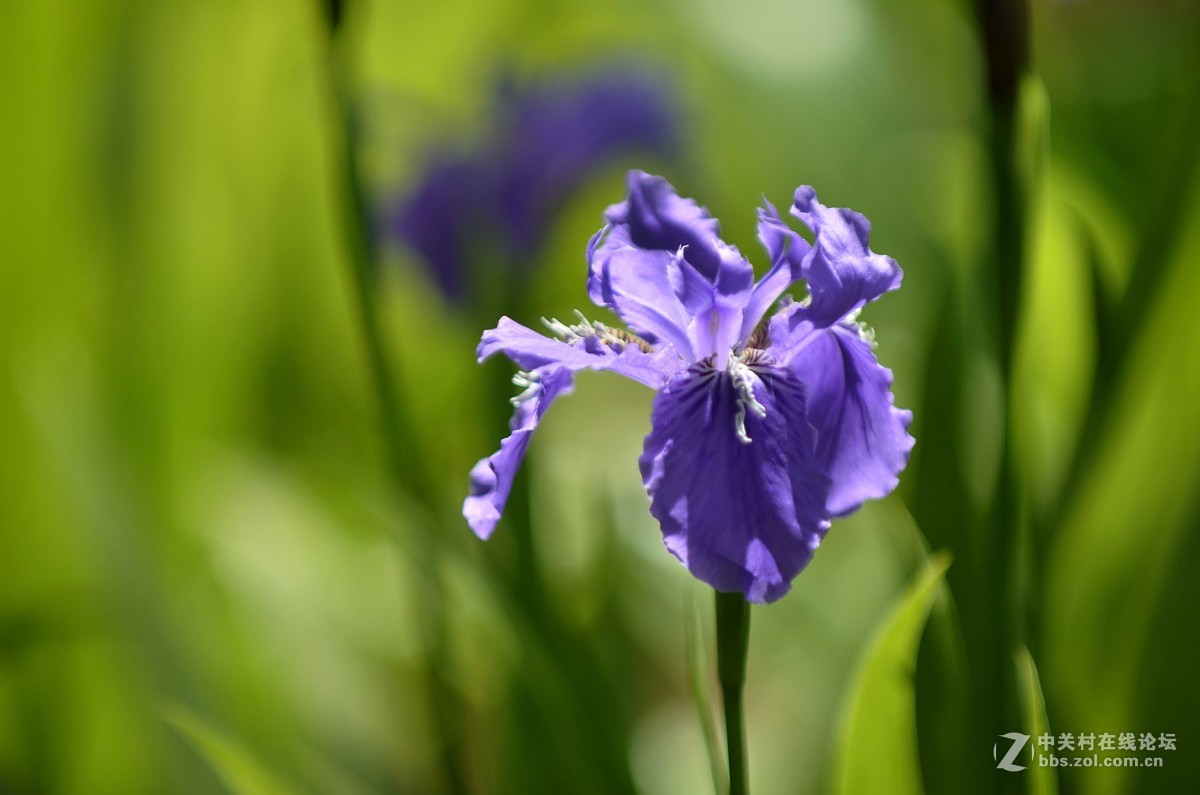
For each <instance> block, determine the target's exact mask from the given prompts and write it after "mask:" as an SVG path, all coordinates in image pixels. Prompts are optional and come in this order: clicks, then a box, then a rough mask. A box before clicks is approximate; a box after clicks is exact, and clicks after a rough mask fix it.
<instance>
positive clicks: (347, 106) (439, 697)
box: [322, 0, 467, 795]
mask: <svg viewBox="0 0 1200 795" xmlns="http://www.w3.org/2000/svg"><path fill="white" fill-rule="evenodd" d="M322 5H323V12H324V17H325V22H326V25H327V30H328V32H329V41H328V45H329V81H330V94H331V104H332V111H333V115H334V118H335V120H336V122H337V125H338V129H337V132H336V137H337V145H338V149H339V151H338V159H339V161H340V164H341V172H342V175H343V178H344V180H345V182H344V186H343V189H344V191H345V194H344V197H345V212H344V214H343V215H344V223H345V233H346V234H345V240H346V247H347V256H348V258H349V260H350V266H351V269H352V271H353V273H352V275H353V279H354V288H355V298H356V299H357V305H358V306H357V308H358V316H359V320H360V322H361V324H362V335H363V343H364V345H365V346H366V353H367V361H368V366H369V368H370V371H371V380H372V382H373V384H374V388H375V390H376V394H377V398H378V403H379V419H380V425H381V429H382V432H383V440H384V447H385V449H386V454H387V457H388V463H389V467H388V471H389V472H390V474H391V481H392V483H393V486H394V488H395V489H396V491H397V493H400V494H405V495H417V496H418V497H420V498H423V499H425V500H426V501H427V502H431V501H432V500H433V495H434V493H435V492H434V491H433V490H432V488H431V485H432V484H430V483H428V481H427V475H426V472H425V470H424V469H423V468H422V467H421V466H420V465H419V462H418V457H417V456H415V455H411V451H412V450H414V449H416V444H415V442H416V431H415V428H414V427H413V425H412V417H411V414H410V413H408V412H402V411H400V402H399V395H400V393H401V392H402V390H400V389H398V388H397V380H396V373H395V372H394V371H393V369H392V367H391V364H390V362H389V359H388V352H387V348H386V346H385V344H384V331H383V326H382V324H381V323H380V317H379V304H378V300H377V298H378V296H379V284H378V273H379V267H378V264H379V256H378V255H379V246H378V241H377V239H376V236H375V231H374V223H373V219H372V215H371V210H370V207H371V205H370V202H369V200H368V197H367V192H366V189H365V187H364V185H363V180H362V168H361V165H360V162H359V156H358V155H359V151H358V141H359V140H360V137H361V136H360V127H359V123H358V118H357V114H356V113H355V110H354V102H353V98H352V92H351V90H350V80H349V74H348V73H349V67H348V64H347V62H346V59H345V57H344V55H343V53H342V52H341V47H340V46H339V45H343V46H344V42H341V41H340V36H339V34H344V28H343V26H342V22H343V19H344V12H345V4H344V3H343V2H341V1H340V0H325V2H323V3H322ZM430 507H432V506H430ZM417 536H418V537H417V538H416V543H415V544H414V545H413V547H414V548H413V549H412V550H411V551H412V552H413V553H414V554H415V555H416V556H417V557H418V558H419V559H420V560H419V563H420V566H421V569H422V570H423V571H424V572H425V573H426V574H427V577H426V580H427V582H426V585H427V586H428V587H427V589H426V592H425V593H424V594H422V598H423V599H425V600H427V601H426V604H425V605H424V607H425V609H424V610H423V611H422V615H423V616H424V617H425V618H424V619H423V621H422V626H420V627H418V628H417V631H418V632H419V633H420V634H422V635H423V636H424V640H425V642H426V643H427V645H428V649H429V651H428V653H427V654H426V655H425V662H426V665H425V671H424V676H425V679H426V680H427V682H428V685H429V699H430V704H429V708H430V712H431V713H432V714H431V719H432V721H433V727H434V731H435V732H436V735H437V745H438V753H439V763H440V768H441V772H442V776H443V778H444V785H445V788H446V790H447V791H448V792H450V793H451V794H452V795H458V794H459V793H464V792H466V791H467V787H466V782H465V780H464V773H463V770H464V767H463V764H462V761H461V759H460V758H459V748H460V745H461V740H460V735H461V732H459V731H458V725H457V718H458V716H459V715H460V714H461V712H462V708H461V705H460V704H458V703H457V698H456V696H455V694H454V693H453V691H452V690H451V689H450V687H449V686H448V684H447V682H446V681H445V679H444V678H443V676H442V672H443V671H446V670H449V664H448V655H447V646H448V642H447V638H446V628H445V626H444V620H443V619H444V616H445V609H444V607H443V605H444V602H445V598H444V593H443V590H444V589H443V587H442V579H441V572H440V560H441V550H440V549H439V547H438V541H437V540H436V539H435V538H433V537H431V536H430V534H429V533H418V534H417Z"/></svg>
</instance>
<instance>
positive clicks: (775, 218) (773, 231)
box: [741, 199, 811, 340]
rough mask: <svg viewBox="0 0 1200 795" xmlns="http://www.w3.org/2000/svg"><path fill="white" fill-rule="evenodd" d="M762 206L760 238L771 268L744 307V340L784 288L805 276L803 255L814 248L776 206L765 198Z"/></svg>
mask: <svg viewBox="0 0 1200 795" xmlns="http://www.w3.org/2000/svg"><path fill="white" fill-rule="evenodd" d="M763 205H764V206H763V207H760V208H759V210H758V239H759V241H760V242H761V243H762V245H763V248H765V249H766V250H767V256H769V257H770V258H771V269H770V270H769V271H767V273H766V275H765V276H763V277H762V278H761V279H759V280H758V284H756V285H754V290H753V291H752V292H751V293H750V300H749V301H748V302H747V304H746V308H745V309H744V310H742V331H741V339H742V340H746V339H749V337H750V335H751V334H753V333H754V327H755V326H757V325H758V321H760V320H762V318H763V315H765V314H766V313H767V310H768V309H770V308H771V304H773V303H775V301H776V300H778V298H779V296H781V295H782V294H783V291H784V290H786V289H787V288H788V287H790V286H791V285H792V284H793V283H795V282H797V281H799V280H800V279H802V278H804V258H805V257H806V256H808V252H809V250H810V249H811V246H809V244H808V241H807V240H805V239H804V238H802V237H800V235H799V234H798V233H797V232H796V231H794V230H793V229H792V228H791V227H789V226H788V225H787V223H786V222H785V221H784V220H783V219H782V218H780V217H779V213H778V212H777V211H776V210H775V205H773V204H771V202H769V201H767V200H766V199H764V200H763Z"/></svg>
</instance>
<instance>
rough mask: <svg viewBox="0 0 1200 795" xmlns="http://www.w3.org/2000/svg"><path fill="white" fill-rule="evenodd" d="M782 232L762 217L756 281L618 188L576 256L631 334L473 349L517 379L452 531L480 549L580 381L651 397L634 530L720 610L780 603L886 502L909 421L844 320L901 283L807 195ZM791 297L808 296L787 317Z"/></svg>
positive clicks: (695, 229) (729, 256) (768, 215)
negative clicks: (678, 564)
mask: <svg viewBox="0 0 1200 795" xmlns="http://www.w3.org/2000/svg"><path fill="white" fill-rule="evenodd" d="M791 214H792V215H794V216H795V217H797V218H799V219H800V220H801V221H802V222H803V223H804V224H805V226H807V227H808V228H809V230H811V232H812V234H813V237H814V240H813V243H811V244H810V243H809V242H808V241H806V240H805V239H804V238H803V237H801V236H800V235H799V234H798V233H797V232H795V231H793V230H792V229H791V228H790V227H789V226H788V224H787V223H785V222H784V220H783V219H781V218H780V217H779V215H778V213H777V212H776V211H775V208H774V207H773V206H772V205H771V204H770V203H769V202H767V203H766V204H765V206H764V207H763V208H762V209H760V210H759V213H758V219H759V220H758V238H759V240H760V241H761V242H762V245H763V247H764V248H765V249H766V251H767V255H768V257H769V258H770V262H771V267H770V270H769V271H768V272H767V274H766V275H765V276H763V278H762V279H760V280H758V282H755V281H754V272H753V270H752V268H751V266H750V263H749V262H747V261H746V260H745V259H744V258H743V257H742V255H741V254H740V253H739V252H738V250H737V249H736V248H734V247H732V246H729V245H727V244H725V243H724V242H722V240H721V239H720V237H719V232H718V226H717V221H716V219H714V218H711V217H710V216H709V215H708V212H707V211H706V210H705V209H704V208H703V207H700V206H698V205H697V204H696V203H695V202H693V201H691V200H689V199H684V198H681V197H679V196H678V195H677V194H676V193H675V191H674V189H673V188H672V187H671V186H670V185H669V184H668V183H667V182H666V181H665V180H663V179H662V178H660V177H654V176H650V175H648V174H645V173H643V172H640V171H634V172H631V173H630V175H629V195H628V197H627V198H626V200H625V201H623V202H621V203H619V204H615V205H613V206H611V207H609V208H608V210H607V211H606V212H605V218H606V220H607V225H606V226H605V227H604V228H602V229H601V230H600V231H599V232H597V233H596V235H595V236H594V237H593V238H592V240H591V242H590V243H589V244H588V249H587V259H588V295H589V297H590V298H591V300H592V301H593V303H595V304H597V305H598V306H602V307H605V308H607V309H610V310H612V311H613V312H614V313H615V314H616V315H617V316H618V317H620V318H621V320H623V321H624V323H625V325H626V326H627V327H628V330H626V329H621V328H615V327H610V326H608V325H605V324H603V323H599V322H592V321H588V320H587V319H585V318H584V317H583V315H580V316H579V322H578V323H573V324H566V323H562V322H560V321H557V320H549V321H543V322H544V323H545V324H546V326H547V327H548V328H549V330H550V331H551V332H553V333H554V335H555V337H556V338H551V337H548V336H545V335H542V334H540V333H538V332H535V331H533V330H532V329H529V328H526V327H525V326H522V325H520V324H519V323H516V322H514V321H512V320H510V319H509V318H507V317H503V318H501V319H500V323H499V325H498V326H497V327H496V328H494V329H491V330H489V331H486V332H484V334H483V339H482V341H481V342H480V344H479V349H478V356H479V359H480V361H483V360H484V359H486V358H487V357H489V356H491V355H492V354H494V353H497V352H501V353H504V354H505V355H507V356H508V357H509V358H510V359H512V360H513V361H514V362H516V363H517V365H518V366H520V367H521V368H522V371H521V372H520V373H518V375H517V377H516V378H515V379H514V383H516V384H517V385H518V386H520V387H522V388H523V391H522V392H521V393H520V394H519V395H518V396H517V397H516V398H514V399H513V403H514V405H515V406H516V413H515V416H514V417H513V420H512V425H511V428H512V433H511V434H510V435H509V436H508V438H506V439H504V441H503V442H501V444H500V450H499V451H498V452H496V453H495V454H494V455H492V456H490V457H488V458H485V459H483V460H481V461H480V462H479V463H478V464H476V465H475V467H474V468H473V469H472V470H471V493H470V496H468V497H467V499H466V501H465V502H464V504H463V515H464V516H465V517H466V519H467V522H468V523H469V524H470V526H471V528H472V529H473V530H474V531H475V533H476V534H477V535H479V536H480V537H481V538H487V537H488V536H489V535H490V534H491V532H492V531H493V529H494V528H495V526H496V523H497V521H498V520H499V519H500V515H501V513H502V511H503V510H504V504H505V502H506V500H507V498H508V494H509V490H510V489H511V487H512V483H513V478H514V476H515V475H516V472H517V469H518V467H519V466H520V463H521V460H522V458H523V457H524V455H525V451H526V449H527V448H528V446H529V440H530V436H531V434H532V433H533V430H534V429H535V428H536V427H537V424H538V422H539V421H540V420H541V418H542V416H543V415H544V414H545V412H546V410H547V409H548V408H549V406H550V404H551V403H552V402H553V401H554V399H555V398H557V397H559V396H560V395H564V394H568V393H569V392H570V391H571V388H572V381H573V375H574V373H575V372H576V371H578V370H582V369H585V368H590V369H593V370H611V371H613V372H615V373H618V374H620V375H623V376H626V377H628V378H632V379H634V380H635V381H639V382H641V383H643V384H645V385H646V386H649V387H650V388H652V389H654V390H656V391H657V395H656V397H655V399H654V408H653V411H652V415H651V430H650V433H649V435H648V436H647V437H646V441H645V448H644V451H643V453H642V457H641V460H640V462H639V463H640V466H641V473H642V480H643V482H644V483H645V486H646V491H647V492H648V493H649V495H650V513H651V514H653V516H654V517H655V518H656V519H657V520H658V522H659V524H660V525H661V527H662V533H663V539H664V542H665V544H666V547H667V549H668V550H670V551H671V553H672V554H674V555H675V556H676V557H677V558H679V560H680V561H682V562H683V564H684V565H685V566H687V568H688V569H689V570H690V571H691V572H692V574H693V575H695V576H696V577H697V578H699V579H700V580H703V581H704V582H706V583H708V584H709V585H711V586H712V587H713V588H715V589H717V590H718V591H725V592H735V591H736V592H741V593H743V594H745V596H746V598H747V599H749V600H750V601H752V602H771V601H774V600H776V599H778V598H780V597H781V596H783V595H784V594H785V593H787V591H788V590H789V588H790V587H791V581H792V579H793V578H794V577H795V576H796V575H797V574H798V573H799V572H800V570H801V569H803V568H804V567H805V565H807V564H808V561H809V560H810V559H811V558H812V555H813V551H814V550H815V549H816V548H817V545H818V544H819V543H820V541H821V539H822V538H823V537H824V535H825V531H826V530H827V529H828V527H829V521H830V519H831V518H833V517H837V516H843V515H845V514H848V513H850V512H852V511H854V510H856V509H857V508H858V507H859V506H861V505H862V504H863V502H864V501H866V500H868V499H873V498H879V497H883V496H885V495H886V494H888V493H889V492H891V491H892V489H894V488H895V487H896V484H897V482H898V475H899V473H900V472H901V471H902V470H903V469H904V467H905V465H906V464H907V463H908V457H909V452H910V451H911V449H912V445H913V438H912V437H911V436H910V435H909V433H908V426H909V423H910V422H911V420H912V413H911V412H909V411H902V410H900V409H897V408H896V407H895V406H894V405H893V397H892V394H891V384H892V374H891V371H890V370H888V369H886V368H884V367H883V366H881V365H880V364H879V362H878V361H877V360H876V359H875V355H874V353H873V349H874V347H875V346H874V340H873V334H872V332H871V331H869V330H868V329H867V328H866V327H865V326H863V325H861V324H860V323H859V322H858V321H857V316H858V312H859V310H860V309H861V308H862V307H863V306H864V305H865V304H867V303H868V302H870V301H873V300H875V299H876V298H878V297H880V296H881V295H883V294H884V293H885V292H888V291H890V290H895V289H896V288H898V287H899V286H900V279H901V272H900V268H899V266H898V265H897V264H896V262H895V261H894V260H892V259H891V258H890V257H886V256H883V255H880V254H876V253H874V252H872V251H871V250H870V249H869V248H868V245H867V236H868V233H869V231H870V223H869V222H868V221H867V219H866V218H864V217H863V216H862V215H859V214H858V213H855V212H852V211H850V210H846V209H839V208H833V207H826V206H824V205H822V204H821V203H819V202H818V201H817V195H816V192H815V191H814V190H813V189H812V188H810V187H801V188H798V189H797V190H796V195H795V201H794V203H793V205H792V208H791ZM801 279H803V280H805V281H806V283H807V286H808V291H809V295H808V296H807V297H806V298H805V299H804V300H803V301H800V302H795V301H791V300H790V299H785V300H784V301H782V302H780V309H779V310H778V311H777V312H775V313H774V314H773V315H769V314H768V312H769V310H770V309H771V308H772V306H773V305H775V304H776V302H777V301H778V300H779V299H780V297H781V296H782V295H783V293H784V291H785V290H787V289H788V288H789V287H790V286H791V285H792V284H793V283H794V282H796V281H799V280H801Z"/></svg>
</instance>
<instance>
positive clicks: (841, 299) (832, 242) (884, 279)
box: [792, 185, 903, 328]
mask: <svg viewBox="0 0 1200 795" xmlns="http://www.w3.org/2000/svg"><path fill="white" fill-rule="evenodd" d="M792 215H794V216H796V217H797V218H799V219H800V220H801V221H803V222H804V223H805V224H806V225H807V226H808V228H809V229H811V230H812V232H813V234H814V235H815V236H816V242H815V243H814V244H813V248H812V251H811V253H810V254H809V257H808V261H807V262H806V263H805V266H804V277H805V278H806V279H807V280H808V290H809V293H810V294H811V295H812V303H811V305H810V306H809V307H808V308H807V310H806V314H807V315H808V318H809V320H811V321H812V322H813V324H814V325H816V326H817V327H819V328H825V327H828V326H832V325H833V324H834V323H837V322H838V321H839V320H841V319H842V318H844V317H845V316H846V315H848V314H850V313H851V312H853V311H854V310H855V309H858V308H859V307H861V306H863V305H864V304H866V303H868V302H869V301H874V300H875V299H876V298H878V297H879V296H881V295H883V294H884V293H886V292H888V291H889V290H895V289H896V288H897V287H899V286H900V279H901V278H902V276H903V274H902V273H901V271H900V266H899V265H897V264H896V261H895V260H893V259H892V258H891V257H888V256H884V255H882V254H876V253H874V252H873V251H871V249H870V248H869V247H868V245H867V238H868V236H869V234H870V232H871V222H870V221H868V220H867V219H866V218H865V217H864V216H862V215H860V214H859V213H856V212H854V211H853V210H847V209H843V208H840V207H826V206H825V205H823V204H821V203H820V202H818V201H817V192H816V191H815V190H813V189H812V188H811V187H809V186H807V185H803V186H801V187H799V188H797V189H796V198H795V202H794V203H793V205H792Z"/></svg>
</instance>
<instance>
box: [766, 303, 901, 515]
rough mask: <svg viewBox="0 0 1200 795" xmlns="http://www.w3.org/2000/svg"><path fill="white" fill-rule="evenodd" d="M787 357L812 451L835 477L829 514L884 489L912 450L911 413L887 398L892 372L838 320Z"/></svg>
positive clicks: (890, 485) (878, 494)
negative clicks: (801, 393) (804, 403)
mask: <svg viewBox="0 0 1200 795" xmlns="http://www.w3.org/2000/svg"><path fill="white" fill-rule="evenodd" d="M788 364H789V366H790V368H791V370H792V372H793V373H795V374H796V376H797V377H798V378H799V379H800V380H801V381H803V382H804V384H805V385H806V386H807V387H808V421H809V422H811V423H812V424H813V426H814V427H815V428H816V429H817V458H818V460H819V461H820V463H821V466H822V467H823V468H824V469H825V471H826V472H827V473H828V474H829V476H830V478H831V479H832V481H833V485H832V487H831V488H830V490H829V497H828V501H827V502H826V507H827V508H828V510H829V513H830V515H832V516H841V515H844V514H847V513H850V512H851V511H854V510H857V509H858V507H859V506H861V505H862V504H863V502H865V501H866V500H870V499H877V498H879V497H883V496H885V495H887V494H888V493H890V492H891V491H892V489H894V488H896V484H897V483H898V482H899V479H898V477H897V476H898V475H899V474H900V472H901V471H903V469H904V467H905V466H906V465H907V464H908V456H909V453H910V452H911V451H912V447H913V437H912V436H910V435H909V433H908V426H909V423H911V422H912V412H911V411H904V410H901V409H898V408H896V407H895V405H893V404H894V398H893V396H892V392H891V386H892V371H891V370H888V369H887V368H886V367H883V366H882V365H880V364H879V362H878V361H877V360H876V358H875V354H874V353H873V352H872V350H871V345H870V343H868V342H867V341H866V340H864V339H863V338H862V336H861V335H860V333H859V329H858V327H857V326H856V325H855V324H854V323H842V324H838V325H836V326H833V327H832V328H829V329H826V330H824V331H819V332H817V333H816V335H815V336H814V337H813V338H812V339H811V341H810V342H809V344H807V345H806V346H804V347H803V349H802V350H800V352H799V353H798V354H796V356H795V357H794V358H793V359H792V360H791V361H790V362H788Z"/></svg>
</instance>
